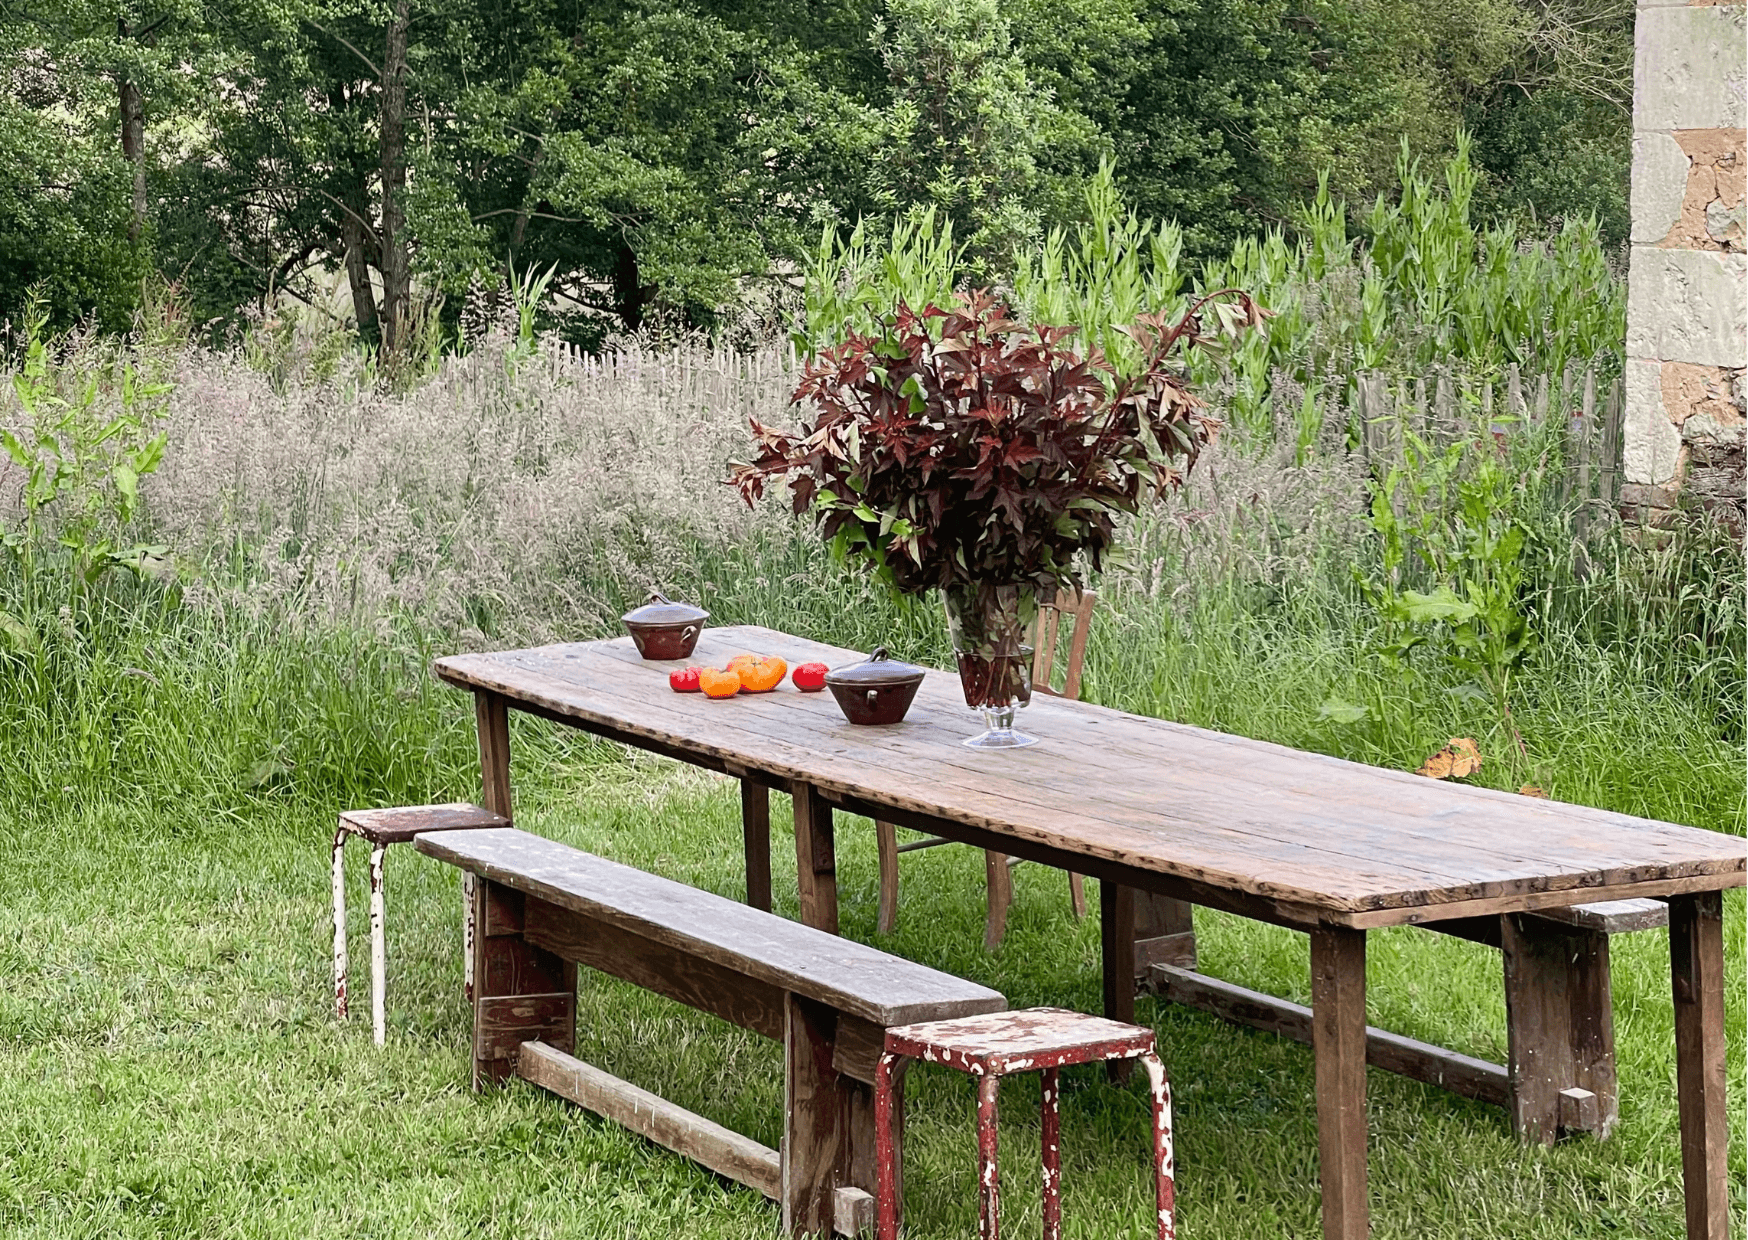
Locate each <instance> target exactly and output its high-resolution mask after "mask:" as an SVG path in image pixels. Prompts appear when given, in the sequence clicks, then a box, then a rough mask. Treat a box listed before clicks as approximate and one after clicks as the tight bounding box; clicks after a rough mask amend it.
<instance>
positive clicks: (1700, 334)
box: [1627, 245, 1748, 366]
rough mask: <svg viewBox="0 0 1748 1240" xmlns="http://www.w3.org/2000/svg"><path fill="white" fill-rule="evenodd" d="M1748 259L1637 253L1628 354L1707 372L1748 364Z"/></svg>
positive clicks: (1630, 300) (1647, 249) (1632, 274)
mask: <svg viewBox="0 0 1748 1240" xmlns="http://www.w3.org/2000/svg"><path fill="white" fill-rule="evenodd" d="M1745 289H1748V257H1745V256H1744V255H1742V254H1725V253H1720V252H1718V251H1699V250H1660V249H1653V248H1651V247H1649V246H1642V245H1636V246H1634V247H1633V257H1632V267H1631V270H1630V272H1629V274H1628V283H1627V354H1628V356H1630V357H1641V358H1656V359H1658V360H1660V361H1674V362H1697V363H1699V364H1700V365H1703V366H1740V365H1742V364H1743V363H1744V360H1745V359H1748V303H1745V302H1744V290H1745Z"/></svg>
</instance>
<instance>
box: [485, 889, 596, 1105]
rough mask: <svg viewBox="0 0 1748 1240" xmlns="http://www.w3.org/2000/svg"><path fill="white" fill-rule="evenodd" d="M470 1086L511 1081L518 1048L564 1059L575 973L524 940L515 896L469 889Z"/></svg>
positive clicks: (570, 1038) (570, 1043)
mask: <svg viewBox="0 0 1748 1240" xmlns="http://www.w3.org/2000/svg"><path fill="white" fill-rule="evenodd" d="M473 907H474V946H473V953H474V972H473V990H474V996H473V1087H474V1088H475V1089H482V1088H484V1087H485V1086H486V1085H487V1084H490V1083H496V1082H498V1081H502V1080H503V1079H504V1078H506V1077H508V1076H511V1075H514V1073H515V1071H516V1057H517V1055H518V1053H519V1052H520V1050H521V1046H522V1043H524V1042H544V1043H546V1044H547V1045H548V1046H550V1047H552V1048H553V1049H554V1050H560V1051H564V1052H565V1053H566V1054H569V1053H570V1052H571V1050H572V1048H573V1047H574V1046H575V1043H576V1012H577V967H576V965H575V964H573V963H571V962H570V961H567V960H561V959H560V958H559V957H558V956H556V955H554V954H553V953H552V952H549V951H546V950H545V949H543V948H539V947H536V946H534V945H533V944H532V943H530V942H528V941H527V940H526V939H524V938H523V937H522V925H523V917H522V910H523V897H522V893H521V892H519V891H512V890H510V889H509V888H507V887H500V886H498V885H497V884H496V883H492V882H488V881H487V880H485V879H483V878H476V879H475V881H474V887H473Z"/></svg>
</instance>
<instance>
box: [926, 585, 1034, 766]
mask: <svg viewBox="0 0 1748 1240" xmlns="http://www.w3.org/2000/svg"><path fill="white" fill-rule="evenodd" d="M943 593H944V594H945V597H946V602H947V624H948V628H949V630H950V631H951V633H952V637H953V657H954V659H955V661H956V662H957V663H958V666H959V685H960V687H961V688H962V689H963V690H964V691H965V704H966V705H967V706H969V707H971V709H973V710H975V711H980V712H981V713H982V715H983V722H984V730H983V731H982V732H981V733H979V734H978V735H976V736H973V737H970V738H969V739H967V740H966V741H965V744H966V745H968V746H969V747H971V748H972V749H1019V748H1022V747H1024V746H1026V745H1035V744H1037V738H1036V737H1033V736H1027V735H1026V734H1025V733H1023V732H1016V731H1015V730H1014V712H1015V710H1016V709H1018V708H1019V707H1021V706H1024V705H1026V704H1027V703H1028V702H1030V701H1031V700H1032V648H1031V647H1030V646H1028V645H1027V644H1026V636H1027V634H1028V633H1029V632H1030V631H1031V627H1032V622H1033V620H1034V619H1035V618H1036V616H1037V614H1038V600H1037V596H1036V595H1035V594H1034V592H1033V590H1032V587H1030V586H1020V585H1003V586H991V585H982V584H976V585H966V586H960V587H955V588H951V589H948V590H946V591H944V592H943Z"/></svg>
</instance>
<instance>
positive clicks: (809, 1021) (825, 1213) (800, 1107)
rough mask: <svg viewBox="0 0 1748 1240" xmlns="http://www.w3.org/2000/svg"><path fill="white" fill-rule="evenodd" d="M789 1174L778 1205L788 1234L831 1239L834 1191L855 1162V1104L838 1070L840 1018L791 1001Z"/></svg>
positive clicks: (786, 1126) (787, 1036)
mask: <svg viewBox="0 0 1748 1240" xmlns="http://www.w3.org/2000/svg"><path fill="white" fill-rule="evenodd" d="M784 1011H785V1026H784V1035H783V1047H784V1074H783V1112H784V1123H783V1172H782V1183H781V1185H780V1187H779V1195H778V1198H777V1200H778V1202H779V1203H780V1204H781V1205H782V1207H783V1231H784V1233H785V1234H787V1235H804V1236H811V1235H827V1234H830V1232H831V1230H832V1224H833V1223H834V1222H835V1219H834V1217H833V1214H834V1211H833V1202H832V1190H833V1189H835V1188H837V1187H838V1176H839V1174H840V1173H841V1172H842V1171H843V1169H844V1168H845V1167H847V1165H848V1164H849V1162H850V1159H851V1133H850V1099H849V1097H848V1096H847V1095H846V1093H845V1091H844V1090H843V1089H842V1088H841V1086H840V1081H841V1079H842V1078H841V1077H840V1074H839V1073H838V1071H837V1069H836V1068H834V1067H833V1066H832V1039H833V1034H834V1032H835V1028H834V1027H835V1024H836V1015H835V1013H833V1012H832V1011H831V1010H830V1009H828V1008H823V1007H821V1006H820V1005H818V1004H816V1003H812V1002H810V1001H808V1000H806V999H802V998H800V997H798V996H796V995H793V994H790V995H786V996H785V1005H784Z"/></svg>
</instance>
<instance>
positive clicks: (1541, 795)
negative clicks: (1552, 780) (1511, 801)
mask: <svg viewBox="0 0 1748 1240" xmlns="http://www.w3.org/2000/svg"><path fill="white" fill-rule="evenodd" d="M1517 795H1518V796H1520V797H1535V798H1537V799H1538V800H1542V801H1546V800H1547V799H1548V790H1547V789H1546V788H1538V787H1536V786H1535V785H1534V784H1525V785H1524V786H1523V787H1521V788H1519V789H1518V790H1517Z"/></svg>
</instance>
